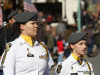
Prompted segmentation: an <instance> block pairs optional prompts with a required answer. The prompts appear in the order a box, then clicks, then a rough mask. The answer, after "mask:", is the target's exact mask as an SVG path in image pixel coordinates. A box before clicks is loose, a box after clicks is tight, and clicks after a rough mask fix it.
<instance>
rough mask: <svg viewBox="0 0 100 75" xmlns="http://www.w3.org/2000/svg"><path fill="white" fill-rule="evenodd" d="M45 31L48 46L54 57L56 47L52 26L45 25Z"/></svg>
mask: <svg viewBox="0 0 100 75" xmlns="http://www.w3.org/2000/svg"><path fill="white" fill-rule="evenodd" d="M45 31H46V46H47V48H48V50H49V52H50V54H51V56H52V55H53V47H54V41H53V36H52V34H51V27H50V25H48V24H47V25H45Z"/></svg>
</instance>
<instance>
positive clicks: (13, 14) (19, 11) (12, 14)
mask: <svg viewBox="0 0 100 75" xmlns="http://www.w3.org/2000/svg"><path fill="white" fill-rule="evenodd" d="M21 12H22V10H20V9H16V10H15V11H13V12H11V13H10V14H9V15H8V20H9V19H11V18H12V17H13V16H15V15H16V14H18V13H21Z"/></svg>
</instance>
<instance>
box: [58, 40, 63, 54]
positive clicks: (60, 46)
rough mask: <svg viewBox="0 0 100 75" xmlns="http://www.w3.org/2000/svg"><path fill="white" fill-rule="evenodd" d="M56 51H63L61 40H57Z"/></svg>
mask: <svg viewBox="0 0 100 75" xmlns="http://www.w3.org/2000/svg"><path fill="white" fill-rule="evenodd" d="M57 47H58V53H59V52H64V46H63V42H62V41H57Z"/></svg>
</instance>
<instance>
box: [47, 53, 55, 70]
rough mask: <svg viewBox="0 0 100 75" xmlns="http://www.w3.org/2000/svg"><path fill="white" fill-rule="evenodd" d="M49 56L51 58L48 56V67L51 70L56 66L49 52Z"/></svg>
mask: <svg viewBox="0 0 100 75" xmlns="http://www.w3.org/2000/svg"><path fill="white" fill-rule="evenodd" d="M48 54H49V56H48V67H49V69H51V66H53V65H54V62H53V59H52V57H51V55H50V53H49V52H48Z"/></svg>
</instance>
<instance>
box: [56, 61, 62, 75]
mask: <svg viewBox="0 0 100 75" xmlns="http://www.w3.org/2000/svg"><path fill="white" fill-rule="evenodd" d="M61 69H62V63H60V64H58V66H57V69H56V73H57V75H58V74H59V73H60V71H61Z"/></svg>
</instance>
